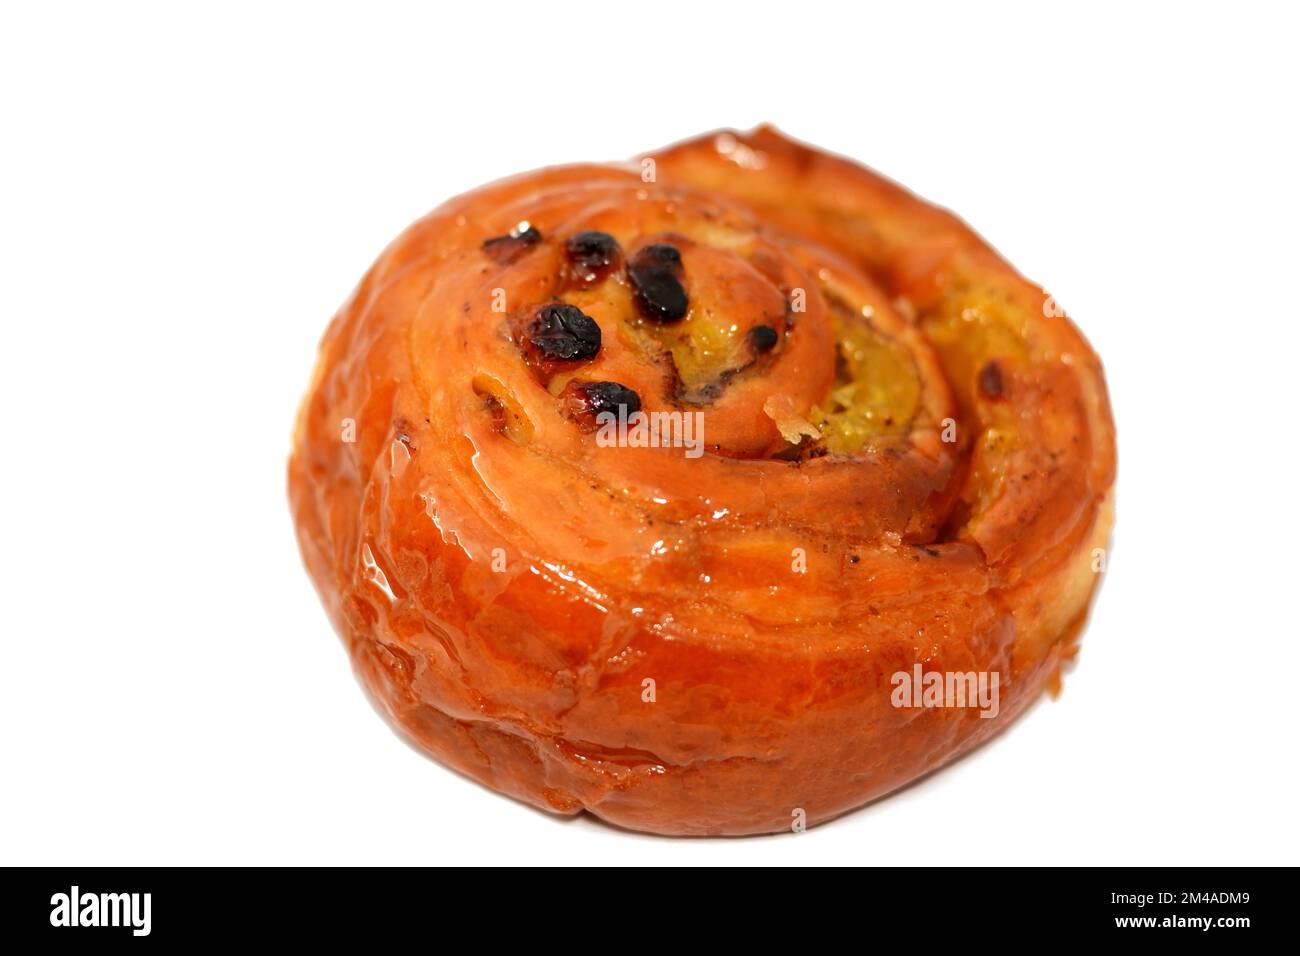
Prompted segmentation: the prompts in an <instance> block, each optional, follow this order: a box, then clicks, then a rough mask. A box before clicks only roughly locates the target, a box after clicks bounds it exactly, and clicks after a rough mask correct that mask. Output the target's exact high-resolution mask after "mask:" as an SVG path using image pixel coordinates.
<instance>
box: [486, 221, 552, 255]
mask: <svg viewBox="0 0 1300 956" xmlns="http://www.w3.org/2000/svg"><path fill="white" fill-rule="evenodd" d="M541 241H542V234H541V233H540V232H538V231H537V229H536V227H534V226H528V227H527V228H526V229H524V230H523V231H521V232H512V233H510V234H509V235H507V236H497V237H496V238H494V239H485V240H484V241H483V251H484V252H486V253H487V254H488V255H489V256H490V257H491V258H492V260H493V261H494V262H500V263H507V262H513V261H514V259H515V257H516V256H518V255H519V254H520V253H522V252H523V251H525V250H526V249H529V248H531V247H532V246H535V245H537V244H538V243H539V242H541Z"/></svg>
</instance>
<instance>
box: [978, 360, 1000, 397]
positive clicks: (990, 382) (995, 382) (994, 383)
mask: <svg viewBox="0 0 1300 956" xmlns="http://www.w3.org/2000/svg"><path fill="white" fill-rule="evenodd" d="M979 384H980V391H981V392H983V393H984V396H985V397H986V398H1001V397H1002V369H1000V368H998V363H997V362H989V363H988V364H987V365H985V366H984V367H983V368H982V369H980V376H979Z"/></svg>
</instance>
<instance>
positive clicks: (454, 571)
mask: <svg viewBox="0 0 1300 956" xmlns="http://www.w3.org/2000/svg"><path fill="white" fill-rule="evenodd" d="M1114 476H1115V448H1114V433H1113V425H1112V421H1111V413H1110V409H1109V404H1108V400H1107V395H1106V388H1105V383H1104V379H1103V376H1102V371H1101V366H1100V363H1099V361H1098V360H1097V358H1096V356H1095V355H1094V354H1093V352H1092V350H1091V349H1090V347H1089V346H1088V344H1087V342H1086V341H1085V340H1084V339H1083V337H1082V336H1081V335H1080V334H1079V332H1078V331H1077V330H1076V329H1075V328H1074V326H1073V325H1072V324H1071V323H1070V322H1069V321H1068V319H1067V318H1065V316H1064V315H1063V314H1061V313H1060V310H1059V309H1056V308H1055V307H1054V304H1053V303H1052V302H1051V300H1050V299H1048V297H1046V296H1045V295H1044V293H1043V291H1042V290H1041V289H1040V288H1038V287H1037V286H1035V285H1033V284H1032V283H1030V282H1028V281H1026V280H1025V279H1023V278H1022V277H1021V276H1019V275H1018V274H1017V273H1016V272H1015V271H1014V270H1013V269H1012V268H1011V267H1010V266H1009V265H1007V264H1006V263H1005V262H1004V261H1003V260H1002V259H1001V258H999V256H998V255H997V254H996V253H994V252H993V251H992V250H991V249H990V248H989V247H988V246H987V245H986V244H985V243H984V242H983V241H981V240H980V238H979V237H978V236H976V235H975V234H974V233H973V232H972V231H971V230H970V229H969V228H967V227H966V226H965V225H963V224H962V223H961V222H960V221H959V220H957V219H956V218H955V217H953V216H952V215H950V214H948V213H947V212H944V211H942V210H940V209H937V208H935V207H933V206H931V205H928V204H927V203H925V202H923V201H921V200H920V199H918V198H916V197H915V196H912V195H911V194H909V193H907V192H906V191H904V190H903V189H901V188H899V187H898V186H896V185H894V184H892V183H890V182H887V181H885V180H884V179H882V178H880V177H879V176H876V175H875V174H873V173H871V172H870V171H868V170H866V169H864V168H862V167H860V166H858V165H856V164H853V163H851V162H848V161H846V160H843V159H840V158H836V157H833V156H830V155H828V154H826V153H823V152H821V151H818V150H816V149H812V148H810V147H806V146H804V145H801V144H797V143H795V142H792V141H791V140H789V139H787V138H785V137H783V136H782V135H780V134H779V133H777V132H775V131H774V130H772V129H770V128H760V129H758V130H756V131H754V132H752V133H749V134H739V133H719V134H713V135H709V136H705V137H701V138H699V139H696V140H693V141H690V142H687V143H684V144H681V145H677V146H674V147H671V148H669V149H667V150H664V151H662V152H659V153H655V154H650V155H648V156H646V157H643V158H642V159H641V160H639V161H637V162H634V163H631V164H624V165H580V166H569V167H562V168H555V169H548V170H542V171H540V172H535V173H530V174H526V175H523V176H519V177H516V178H513V179H509V180H506V181H503V182H499V183H495V184H492V185H489V186H485V187H483V188H481V189H478V190H475V191H474V192H471V193H469V194H467V195H464V196H461V197H459V198H456V199H453V200H451V201H450V202H448V203H446V204H445V205H443V206H442V207H440V208H439V209H437V210H435V211H434V212H433V213H431V214H429V215H428V216H427V217H425V218H424V219H422V220H420V221H419V222H417V223H416V224H414V225H413V226H411V227H410V228H409V229H408V230H407V231H406V232H405V233H403V235H402V236H400V237H399V238H398V239H397V240H396V241H395V242H394V243H393V244H392V245H391V246H390V247H389V248H388V249H387V250H386V251H385V252H384V253H383V255H382V256H381V257H380V259H379V261H378V262H377V263H376V264H375V265H374V266H373V267H372V268H371V270H370V272H369V273H368V274H367V275H366V276H365V278H364V279H363V280H362V282H361V284H360V286H359V287H358V288H357V290H356V291H355V293H354V294H353V295H352V297H351V299H350V300H349V301H348V302H347V304H346V305H345V306H344V307H343V309H342V310H341V311H340V312H339V314H338V315H337V316H336V317H335V319H334V321H333V323H332V324H331V326H330V328H329V331H328V332H327V334H326V336H325V339H324V341H323V343H322V345H321V349H320V356H319V362H318V366H317V370H316V373H315V376H314V379H313V382H312V384H311V387H310V390H309V392H308V394H307V397H306V399H305V401H304V404H303V407H302V410H301V412H300V415H299V420H298V425H297V429H296V434H295V441H294V450H293V454H292V457H291V460H290V466H289V490H290V500H291V505H292V509H293V514H294V519H295V522H296V525H297V530H298V536H299V541H300V545H301V548H302V551H303V555H304V558H305V561H306V564H307V567H308V570H309V572H310V573H311V576H312V578H313V579H314V581H315V583H316V586H317V589H318V591H319V593H320V594H321V597H322V599H323V601H324V602H325V605H326V607H327V609H328V611H329V613H330V616H331V618H332V620H333V622H334V624H335V626H336V628H337V629H338V631H339V632H340V633H341V635H342V636H343V639H344V641H345V643H346V645H347V647H348V650H349V652H350V654H351V656H352V659H353V662H354V665H355V667H356V670H357V672H358V674H359V676H360V678H361V680H362V682H363V683H364V685H365V686H366V688H367V689H368V691H369V692H370V693H371V695H372V696H373V698H374V699H375V700H376V701H377V702H378V704H379V705H380V707H381V708H382V709H383V711H384V712H385V713H386V714H387V715H388V716H389V718H390V719H391V720H392V722H393V723H394V724H396V725H397V726H398V727H400V728H401V729H402V731H404V732H405V733H406V734H407V735H408V736H409V737H410V738H411V739H413V740H414V741H415V742H416V743H417V744H418V745H419V746H421V747H422V748H423V749H424V750H426V751H427V752H429V753H431V754H432V755H434V756H435V757H437V758H438V759H440V760H442V761H443V762H445V763H447V764H449V765H451V766H452V767H455V768H456V769H458V770H460V771H462V772H464V773H466V774H468V775H470V776H471V777H473V778H475V779H477V780H479V781H481V782H483V783H485V784H487V785H488V786H491V787H493V788H495V789H497V790H499V791H501V792H504V793H507V794H510V795H511V796H514V797H517V798H519V799H522V800H525V801H527V802H529V803H531V804H534V805H536V806H539V807H544V808H546V809H550V810H554V811H558V812H561V813H573V812H577V811H580V810H582V809H587V810H590V811H591V812H593V813H595V814H597V815H598V816H600V817H602V818H604V819H606V820H609V821H611V822H613V823H616V824H619V825H622V826H626V827H630V828H634V829H638V830H648V831H654V832H659V833H672V834H745V833H761V832H771V831H776V830H783V829H788V828H790V826H791V821H792V817H794V818H796V819H798V818H799V817H800V815H801V814H802V816H803V819H806V821H807V823H809V824H813V823H817V822H820V821H823V820H826V819H829V818H831V817H834V816H836V815H838V814H840V813H843V812H844V811H846V810H849V809H852V808H854V807H856V806H859V805H861V804H863V803H865V802H867V801H869V800H871V799H873V798H875V797H877V796H880V795H882V794H885V793H888V792H889V791H891V790H893V789H895V788H897V787H899V786H901V785H903V784H905V783H907V782H908V781H910V780H912V779H915V778H916V777H918V776H920V775H922V774H924V773H926V772H928V771H930V770H932V769H934V768H936V767H938V766H940V765H942V764H944V763H945V762H947V761H949V760H951V759H952V758H954V757H956V756H957V755H959V754H960V753H962V752H964V751H966V750H969V749H970V748H971V747H973V746H975V745H977V744H979V743H980V742H981V741H983V740H985V739H987V738H988V737H989V736H990V735H992V734H993V733H995V732H997V731H998V730H1000V729H1001V728H1002V727H1003V726H1004V725H1005V724H1006V723H1007V722H1009V721H1010V720H1012V719H1014V717H1015V716H1016V714H1018V713H1019V712H1020V711H1021V710H1023V709H1024V707H1025V706H1026V705H1028V704H1029V703H1031V702H1032V701H1033V700H1035V699H1036V698H1037V697H1038V696H1039V695H1040V694H1041V692H1042V691H1043V689H1044V688H1045V687H1047V686H1049V685H1053V686H1054V682H1055V681H1056V680H1057V675H1058V672H1059V668H1060V666H1061V664H1062V662H1063V661H1065V660H1066V659H1068V658H1069V657H1070V656H1071V655H1072V653H1073V648H1074V639H1075V637H1076V634H1077V632H1078V630H1079V628H1080V626H1081V623H1082V621H1083V619H1084V617H1085V615H1086V612H1087V608H1088V604H1089V600H1090V596H1091V594H1092V592H1093V590H1094V587H1095V584H1096V581H1097V580H1098V575H1097V574H1096V573H1095V568H1096V565H1097V557H1096V555H1097V553H1098V549H1101V548H1103V547H1104V545H1105V544H1106V541H1107V537H1108V534H1109V530H1110V526H1111V520H1112V518H1111V504H1110V502H1111V488H1112V485H1113V482H1114ZM918 665H919V666H920V670H919V671H918V670H916V668H917V666H918ZM931 672H934V673H967V672H978V673H994V674H997V675H999V678H1000V681H999V687H1000V694H1001V698H1000V703H999V706H998V708H997V714H996V716H995V717H993V718H992V719H986V717H981V715H980V713H979V712H978V711H976V710H974V709H972V708H969V707H967V708H956V709H953V708H916V707H911V706H898V701H897V696H896V694H895V693H894V692H895V690H896V687H897V683H896V680H895V677H896V675H898V674H913V673H918V674H919V673H931ZM891 698H892V699H891Z"/></svg>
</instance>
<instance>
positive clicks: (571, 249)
mask: <svg viewBox="0 0 1300 956" xmlns="http://www.w3.org/2000/svg"><path fill="white" fill-rule="evenodd" d="M564 251H565V252H566V253H567V254H568V257H569V267H570V268H571V269H572V270H573V275H574V277H575V278H576V279H577V280H578V281H579V282H580V283H582V284H583V285H592V284H594V283H597V282H599V281H601V280H602V279H604V278H605V276H606V275H608V274H609V271H610V269H612V268H613V267H614V266H615V265H616V264H617V263H618V260H619V257H620V255H621V250H620V249H619V247H618V240H616V239H615V238H614V237H613V236H611V235H610V234H609V233H607V232H596V231H595V230H588V231H586V232H580V233H578V234H577V235H575V236H571V237H570V238H569V241H568V242H566V243H565V244H564Z"/></svg>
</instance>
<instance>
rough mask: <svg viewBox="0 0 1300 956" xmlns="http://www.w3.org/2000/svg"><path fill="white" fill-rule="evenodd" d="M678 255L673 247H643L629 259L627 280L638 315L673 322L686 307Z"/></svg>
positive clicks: (680, 258) (657, 245)
mask: <svg viewBox="0 0 1300 956" xmlns="http://www.w3.org/2000/svg"><path fill="white" fill-rule="evenodd" d="M681 271H682V254H681V253H680V252H679V251H678V250H677V249H676V248H675V247H673V246H669V245H665V244H663V243H657V244H655V245H651V246H646V247H645V248H644V249H642V250H641V251H639V252H638V253H637V254H636V255H635V256H634V257H633V259H632V263H631V265H630V266H629V267H628V270H627V274H628V278H629V279H631V280H632V287H633V289H635V291H636V304H637V307H638V308H639V309H640V310H641V314H642V315H643V316H645V317H646V318H647V319H650V320H651V321H652V322H676V321H677V320H679V319H680V318H682V317H683V316H684V315H686V310H687V309H688V308H689V306H690V301H689V300H688V299H687V297H686V289H685V288H683V287H682V280H681V276H680V273H681Z"/></svg>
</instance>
